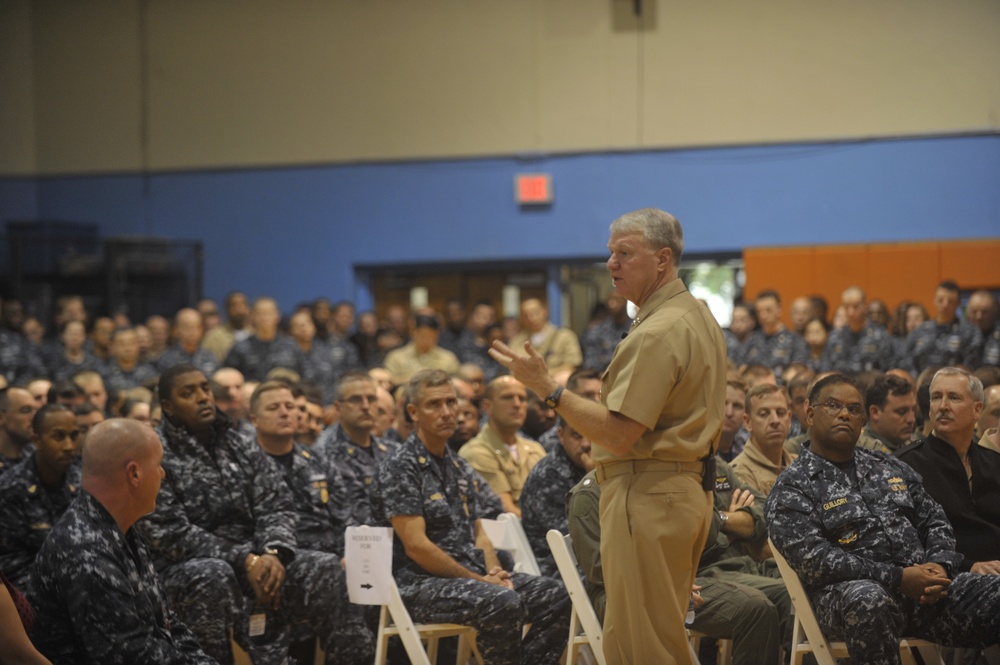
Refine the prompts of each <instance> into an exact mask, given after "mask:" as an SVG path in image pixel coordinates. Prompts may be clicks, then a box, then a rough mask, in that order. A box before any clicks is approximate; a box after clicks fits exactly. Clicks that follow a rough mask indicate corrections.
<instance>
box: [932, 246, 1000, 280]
mask: <svg viewBox="0 0 1000 665" xmlns="http://www.w3.org/2000/svg"><path fill="white" fill-rule="evenodd" d="M941 275H942V277H943V278H944V279H951V280H954V281H955V282H956V283H958V285H959V286H961V287H962V288H963V289H965V288H974V287H976V288H978V287H982V288H990V287H996V286H997V285H998V284H1000V240H968V241H962V242H950V243H941Z"/></svg>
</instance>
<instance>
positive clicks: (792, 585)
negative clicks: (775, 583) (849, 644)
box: [768, 540, 836, 665]
mask: <svg viewBox="0 0 1000 665" xmlns="http://www.w3.org/2000/svg"><path fill="white" fill-rule="evenodd" d="M768 544H769V545H770V546H771V553H772V554H773V555H774V561H775V563H777V564H778V571H779V572H780V573H781V579H782V580H784V582H785V588H786V589H787V590H788V596H789V598H791V600H792V607H793V608H794V610H795V624H796V625H793V627H792V635H793V640H792V649H795V648H796V646H797V645H796V644H795V642H796V641H798V640H797V639H794V637H795V636H797V635H798V633H799V628H800V627H801V630H802V631H804V632H805V634H806V639H807V640H809V645H810V646H811V647H812V649H811V650H812V652H813V654H814V655H815V657H816V662H818V663H819V665H827V664H828V665H835V663H836V659H835V658H834V651H833V649H832V648H831V647H830V642H829V641H827V639H826V636H825V635H823V631H822V630H821V629H820V627H819V622H818V621H817V620H816V613H815V612H813V606H812V602H810V600H809V596H808V595H807V594H806V590H805V587H803V586H802V580H800V579H799V575H798V573H796V572H795V571H794V570H792V567H791V566H789V565H788V561H786V560H785V557H783V556H782V555H781V552H779V551H778V548H777V547H775V546H774V543H773V542H771V541H770V540H768Z"/></svg>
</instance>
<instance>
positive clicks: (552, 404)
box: [545, 386, 564, 409]
mask: <svg viewBox="0 0 1000 665" xmlns="http://www.w3.org/2000/svg"><path fill="white" fill-rule="evenodd" d="M563 390H564V389H563V387H562V386H556V389H555V390H553V391H552V392H551V393H549V396H548V397H546V398H545V406H547V407H549V408H550V409H554V408H556V407H557V406H559V400H560V399H562V394H563Z"/></svg>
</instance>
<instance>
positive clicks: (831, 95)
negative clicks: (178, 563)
mask: <svg viewBox="0 0 1000 665" xmlns="http://www.w3.org/2000/svg"><path fill="white" fill-rule="evenodd" d="M15 4H19V6H21V7H22V11H20V12H17V11H8V10H5V11H4V15H3V16H2V18H8V15H11V18H13V19H14V22H13V24H11V25H8V26H6V27H5V28H3V34H8V35H9V34H13V36H14V37H15V39H14V42H15V45H14V46H9V45H8V44H7V43H6V42H7V40H4V41H5V44H4V49H5V50H4V53H5V54H6V52H7V51H9V50H11V49H13V50H15V52H16V53H21V55H22V57H21V60H20V61H21V62H24V60H25V58H24V54H26V53H30V54H31V58H30V59H29V60H30V62H28V63H26V64H27V65H29V66H30V68H31V69H32V71H33V76H27V77H25V76H23V75H20V74H19V73H18V72H20V69H19V68H18V67H19V66H18V67H13V66H10V65H9V64H8V63H6V62H5V63H4V64H2V65H0V75H2V76H4V78H5V79H10V78H11V77H12V76H13V78H14V79H16V81H15V86H14V89H15V91H16V92H17V94H14V95H11V94H4V95H2V96H0V117H4V118H5V119H6V118H7V117H12V118H14V124H15V127H16V129H12V128H10V127H9V126H7V127H5V128H4V129H3V130H0V141H2V143H0V172H2V173H7V174H11V173H40V174H51V173H76V172H104V171H133V170H137V169H141V168H143V166H144V164H145V166H146V167H148V168H150V169H154V170H156V169H188V168H212V167H231V166H235V167H244V166H259V165H278V164H297V163H329V162H342V161H355V160H387V159H389V160H391V159H400V158H402V159H408V158H420V157H461V156H479V155H495V154H510V153H518V152H534V151H541V152H550V151H556V152H558V151H594V150H607V149H626V150H628V149H637V148H658V147H671V146H690V145H713V144H733V143H735V144H740V143H760V142H782V141H802V140H804V141H808V140H816V139H827V138H851V137H858V136H891V135H900V134H924V133H926V134H937V133H950V132H960V131H980V130H984V129H993V130H996V129H998V128H1000V66H998V64H1000V2H998V1H997V0H963V1H962V2H945V1H943V0H880V2H871V1H870V0H845V1H844V2H840V3H829V2H818V1H814V0H797V1H796V0H761V1H760V2H755V3H747V2H745V1H743V0H715V2H711V3H706V2H701V1H699V0H669V1H668V0H659V1H658V2H657V1H656V0H645V4H646V6H647V9H646V13H647V15H646V23H645V25H644V26H643V27H642V28H639V27H638V26H637V25H636V22H635V20H634V18H633V17H632V16H631V15H630V10H631V5H632V3H631V2H630V1H629V0H504V1H503V2H496V1H495V0H408V1H406V2H403V1H400V0H365V1H364V2H362V1H360V0H341V1H339V2H331V1H330V0H300V1H299V2H277V1H276V0H244V1H242V2H235V1H224V0H186V1H185V0H143V1H139V0H75V1H68V0H63V1H58V0H44V1H43V0H36V1H35V2H28V3H25V2H20V3H15ZM28 5H30V9H28V10H24V9H23V8H24V7H25V6H28ZM12 26H14V27H12ZM26 45H27V46H26ZM16 53H15V54H16ZM26 100H28V101H26ZM26 109H28V111H27V112H26ZM12 112H13V113H12ZM2 124H4V125H6V122H4V123H2ZM24 136H30V137H32V141H33V143H34V149H33V150H32V149H31V146H30V145H25V144H24V143H25V142H24V139H23V137H24ZM144 136H147V137H148V141H147V142H146V143H145V144H144V141H143V137H144ZM12 142H13V144H14V147H15V148H16V149H14V150H9V151H8V150H7V149H5V148H7V146H8V145H11V143H12ZM28 143H29V144H30V143H31V141H29V142H28Z"/></svg>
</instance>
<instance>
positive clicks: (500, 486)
mask: <svg viewBox="0 0 1000 665" xmlns="http://www.w3.org/2000/svg"><path fill="white" fill-rule="evenodd" d="M482 404H483V411H485V412H486V415H487V416H488V418H489V421H488V422H487V423H486V426H485V427H483V429H482V431H480V432H479V434H478V435H477V436H476V437H475V438H473V439H472V440H471V441H469V442H468V443H466V444H465V445H464V446H462V448H461V450H459V451H458V454H459V455H461V456H462V457H463V458H464V459H465V460H466V461H467V462H468V463H469V464H471V465H472V468H473V469H475V470H476V471H478V472H479V475H481V476H482V477H483V478H485V479H486V482H487V483H489V485H490V487H492V488H493V491H494V492H496V493H497V495H499V497H500V501H501V502H502V503H503V509H504V511H506V512H508V513H514V514H515V515H517V516H518V517H520V516H521V507H520V505H519V503H518V502H519V501H520V499H521V489H522V488H523V487H524V481H525V480H527V479H528V473H530V472H531V469H532V468H534V466H535V464H537V463H538V462H539V460H541V459H542V458H543V457H545V449H544V448H542V446H541V445H540V444H538V443H535V442H534V441H531V440H529V439H525V438H524V437H520V436H518V435H517V432H518V430H520V429H521V426H522V425H524V418H525V416H526V414H527V405H528V392H527V391H526V390H525V389H524V385H523V384H522V383H521V382H520V381H518V380H517V379H515V378H514V377H512V376H498V377H497V378H495V379H493V380H492V381H490V383H489V385H488V386H487V387H486V393H485V395H483V402H482Z"/></svg>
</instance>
